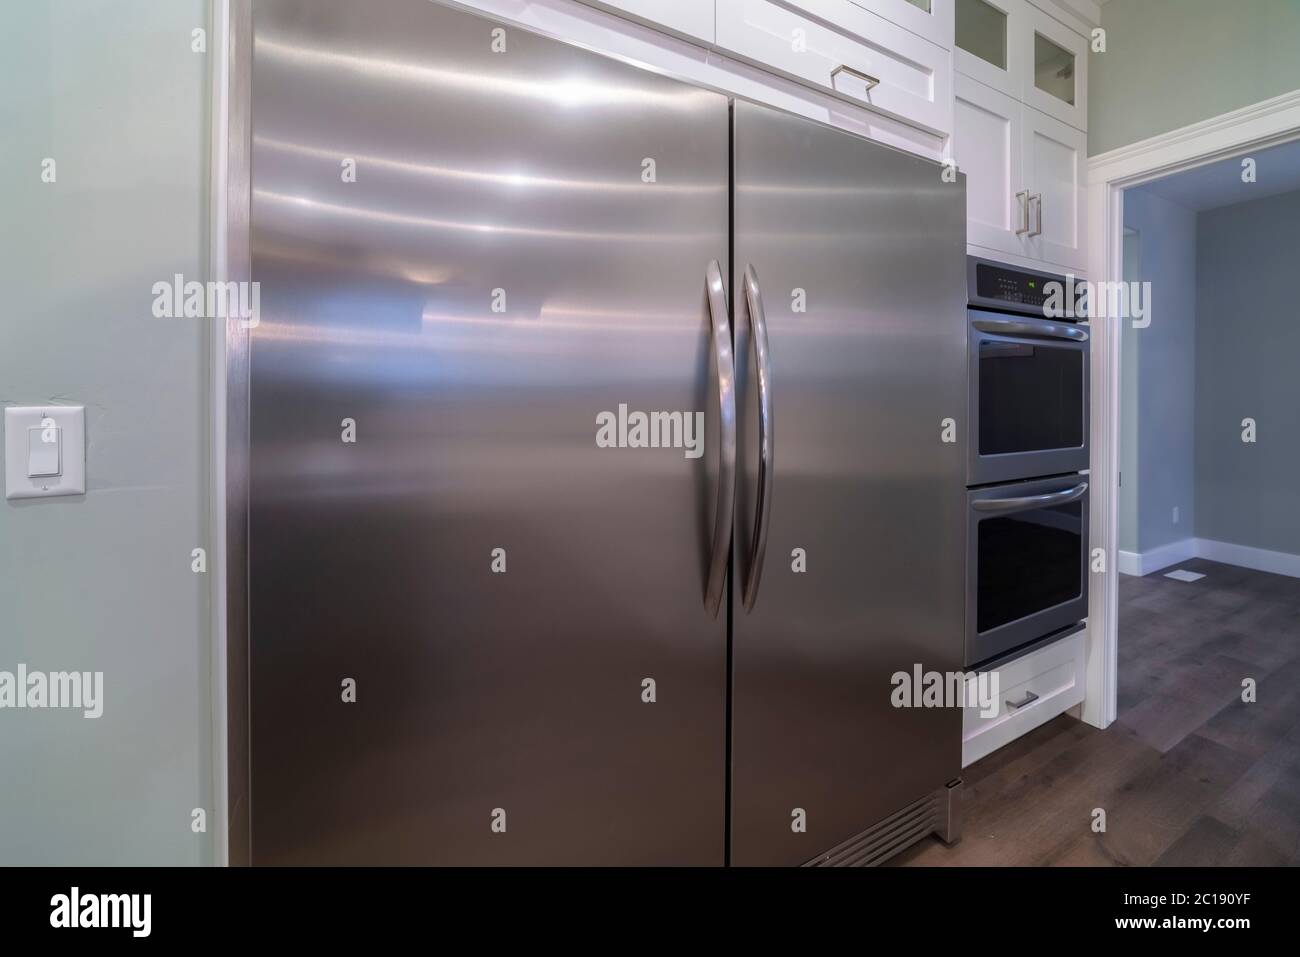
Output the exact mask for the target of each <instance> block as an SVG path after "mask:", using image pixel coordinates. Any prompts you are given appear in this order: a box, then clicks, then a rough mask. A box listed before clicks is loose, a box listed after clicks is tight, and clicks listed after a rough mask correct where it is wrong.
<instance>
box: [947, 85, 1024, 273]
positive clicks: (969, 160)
mask: <svg viewBox="0 0 1300 957" xmlns="http://www.w3.org/2000/svg"><path fill="white" fill-rule="evenodd" d="M956 88H957V89H956V102H955V104H954V108H953V134H952V149H953V152H952V156H953V160H954V161H955V162H956V163H957V167H958V169H960V170H961V171H962V172H963V173H965V174H966V241H967V242H969V243H973V244H974V245H976V246H982V247H984V248H985V249H991V250H997V251H999V252H1004V253H1014V254H1016V255H1021V256H1023V255H1028V252H1027V249H1026V247H1025V242H1026V240H1025V239H1024V238H1023V237H1024V235H1025V233H1027V232H1029V226H1028V216H1029V207H1028V190H1027V189H1026V188H1025V176H1024V135H1023V132H1022V128H1021V118H1020V114H1021V111H1022V110H1023V107H1022V106H1021V104H1020V101H1019V100H1016V99H1012V98H1011V97H1009V96H1007V95H1006V94H1005V93H1001V92H999V91H997V90H994V89H992V88H991V87H987V86H984V85H983V84H982V83H977V82H976V81H974V80H972V79H970V78H969V77H967V76H962V75H960V74H958V76H957V79H956Z"/></svg>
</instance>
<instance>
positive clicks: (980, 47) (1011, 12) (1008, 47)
mask: <svg viewBox="0 0 1300 957" xmlns="http://www.w3.org/2000/svg"><path fill="white" fill-rule="evenodd" d="M953 63H954V65H955V67H956V69H957V72H959V73H962V74H964V75H966V76H969V77H973V78H974V79H976V80H979V81H980V82H981V83H984V84H986V85H988V86H991V87H993V89H995V90H998V91H999V92H1001V93H1005V94H1006V95H1007V96H1012V97H1015V98H1016V99H1018V100H1020V101H1021V102H1022V103H1027V104H1029V105H1030V106H1032V107H1034V108H1035V109H1037V110H1040V111H1042V112H1043V113H1046V114H1047V115H1048V116H1054V117H1056V119H1058V120H1060V121H1061V122H1062V123H1068V124H1069V125H1071V126H1073V127H1075V128H1076V129H1080V130H1086V129H1087V128H1088V103H1087V91H1088V41H1087V39H1086V38H1085V37H1083V36H1082V35H1080V34H1078V33H1075V32H1074V31H1073V30H1071V29H1070V28H1069V27H1067V26H1065V25H1063V24H1062V23H1060V22H1059V21H1058V20H1055V19H1053V18H1052V17H1050V16H1048V15H1047V14H1046V13H1044V12H1043V11H1041V10H1039V9H1038V8H1037V7H1035V6H1033V5H1032V4H1030V3H1028V2H1027V0H956V15H955V31H954V36H953Z"/></svg>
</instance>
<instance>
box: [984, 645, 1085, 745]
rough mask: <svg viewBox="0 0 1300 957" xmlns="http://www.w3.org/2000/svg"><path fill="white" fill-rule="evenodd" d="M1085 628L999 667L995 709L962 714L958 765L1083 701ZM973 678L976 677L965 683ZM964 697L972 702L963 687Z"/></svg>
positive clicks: (1009, 740)
mask: <svg viewBox="0 0 1300 957" xmlns="http://www.w3.org/2000/svg"><path fill="white" fill-rule="evenodd" d="M1086 634H1087V633H1086V632H1079V633H1078V634H1076V635H1071V636H1070V637H1069V638H1063V639H1062V640H1060V641H1058V642H1056V643H1055V644H1051V645H1048V646H1047V647H1046V648H1043V649H1041V650H1040V651H1036V652H1034V653H1032V654H1029V655H1025V656H1024V657H1023V658H1017V659H1016V660H1015V661H1012V662H1011V663H1009V664H1007V665H1005V666H1004V667H1002V668H999V669H998V696H997V698H996V703H997V713H996V714H992V715H988V716H986V715H984V714H982V713H981V711H980V709H979V708H978V707H967V708H965V709H964V710H963V714H962V745H961V763H962V767H966V766H967V765H969V764H972V763H974V762H975V761H978V760H979V759H980V758H982V757H984V756H985V755H986V754H989V753H991V752H993V751H996V750H997V749H998V748H1000V747H1002V746H1003V745H1004V744H1008V743H1010V742H1011V741H1014V740H1015V739H1016V738H1018V737H1020V736H1021V735H1022V734H1026V733H1027V732H1029V731H1032V730H1033V729H1034V728H1037V727H1038V726H1039V725H1041V724H1046V723H1047V722H1048V721H1050V720H1052V719H1053V718H1055V717H1056V716H1057V715H1059V714H1063V713H1064V712H1065V711H1067V710H1069V709H1070V708H1072V707H1074V706H1075V705H1076V704H1078V703H1079V702H1080V701H1082V700H1083V680H1084V641H1085V636H1086ZM975 680H976V676H975V675H970V676H968V677H967V679H966V681H967V683H968V685H969V683H970V682H973V681H975ZM966 700H967V701H971V700H974V699H973V697H972V691H971V689H970V688H969V687H968V689H967V698H966Z"/></svg>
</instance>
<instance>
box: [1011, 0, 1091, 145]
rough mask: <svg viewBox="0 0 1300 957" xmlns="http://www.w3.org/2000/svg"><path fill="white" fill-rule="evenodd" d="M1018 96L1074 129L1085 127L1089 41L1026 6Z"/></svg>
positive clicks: (1086, 118)
mask: <svg viewBox="0 0 1300 957" xmlns="http://www.w3.org/2000/svg"><path fill="white" fill-rule="evenodd" d="M1025 22H1026V27H1027V29H1026V30H1025V31H1024V33H1023V34H1022V35H1021V37H1020V42H1021V43H1023V44H1024V52H1023V53H1022V54H1021V60H1022V62H1024V63H1025V64H1026V65H1027V66H1028V70H1027V71H1026V72H1025V77H1024V87H1023V88H1024V93H1023V94H1022V95H1021V97H1020V98H1021V99H1022V100H1023V101H1024V102H1025V104H1026V105H1027V106H1032V107H1033V108H1034V109H1036V110H1041V111H1042V112H1043V113H1046V114H1047V115H1048V116H1053V117H1055V118H1056V119H1058V120H1060V121H1061V122H1062V123H1068V124H1069V125H1070V126H1073V127H1074V128H1075V129H1077V130H1086V129H1087V128H1088V41H1087V40H1085V39H1084V38H1083V37H1082V36H1080V35H1079V34H1077V33H1075V32H1074V31H1073V30H1071V29H1070V28H1069V27H1067V26H1063V25H1062V24H1061V23H1060V22H1059V21H1057V20H1054V19H1052V18H1051V17H1049V16H1048V15H1047V14H1045V13H1043V11H1041V10H1039V9H1038V8H1037V7H1033V6H1027V7H1026V9H1025Z"/></svg>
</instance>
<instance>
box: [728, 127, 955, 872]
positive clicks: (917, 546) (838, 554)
mask: <svg viewBox="0 0 1300 957" xmlns="http://www.w3.org/2000/svg"><path fill="white" fill-rule="evenodd" d="M734 122H735V131H734V137H735V142H734V155H735V174H734V189H735V224H734V229H735V244H734V251H733V253H734V258H733V260H732V277H733V279H732V281H733V286H732V288H733V289H740V288H742V286H741V283H742V277H743V275H744V271H745V270H746V269H747V268H749V267H752V268H753V270H754V271H755V272H756V273H757V274H758V275H759V276H761V277H762V304H763V307H764V309H763V311H764V314H765V317H766V325H767V339H768V349H767V353H768V356H767V358H768V362H769V364H770V379H771V383H770V385H771V407H772V416H773V428H774V430H775V434H776V435H779V436H780V439H779V441H778V442H777V443H776V444H775V448H774V449H773V456H772V461H773V468H774V474H773V475H772V478H771V489H770V509H771V511H770V521H769V523H768V527H767V531H766V536H767V541H766V553H767V561H766V566H765V570H764V571H763V574H762V579H761V582H760V583H759V586H758V590H757V594H756V596H754V597H755V601H754V603H753V607H752V610H745V609H744V608H742V606H741V602H740V601H739V594H738V593H737V592H736V591H735V590H734V586H733V616H734V617H733V623H732V633H733V638H732V641H733V655H732V669H733V670H732V675H733V677H732V681H733V685H732V788H731V791H732V802H731V825H732V841H731V852H732V861H733V863H736V864H741V865H749V864H799V863H802V862H804V861H808V860H810V859H812V858H813V857H814V856H815V855H816V854H818V853H819V852H822V851H825V850H827V849H829V848H831V847H834V846H835V845H837V844H839V843H840V842H841V841H844V840H847V839H848V838H850V837H853V836H854V835H856V834H858V833H859V832H860V831H862V830H864V829H865V828H867V827H868V826H870V825H872V824H875V823H876V822H878V821H881V820H882V819H883V818H885V817H886V816H888V815H889V814H892V813H893V812H895V811H897V810H899V809H900V808H903V807H905V806H907V805H908V804H910V803H911V802H913V801H916V800H918V799H920V798H922V797H924V796H925V795H926V794H928V793H930V792H931V791H933V790H934V789H936V788H939V787H942V786H943V785H944V784H945V783H947V782H948V781H949V780H951V779H953V778H956V777H957V776H958V775H959V774H960V772H961V710H960V709H957V708H894V707H892V706H891V703H890V694H891V691H892V690H893V685H892V684H891V680H890V679H891V676H892V675H893V674H894V673H895V672H897V671H903V672H907V673H908V674H911V673H912V671H913V668H914V666H916V665H920V666H921V667H922V668H923V669H924V670H926V671H941V672H946V671H956V670H958V669H960V668H961V667H962V640H961V637H960V636H961V635H962V629H963V624H964V620H963V602H962V595H963V591H964V588H963V577H962V575H963V555H964V541H963V528H964V525H965V522H964V514H965V490H964V488H963V477H964V474H965V462H966V445H965V442H966V434H965V429H964V424H963V423H964V419H965V416H966V392H965V387H966V381H965V362H966V330H965V316H964V310H965V302H966V283H965V215H966V213H965V210H966V201H965V189H964V178H959V181H958V182H956V183H949V182H944V181H943V179H942V178H941V176H940V173H941V169H940V167H939V166H938V165H936V164H934V163H930V162H926V161H924V160H921V159H918V158H916V157H912V156H908V155H906V154H903V153H900V152H897V151H894V150H891V149H888V148H886V147H883V146H880V145H877V144H874V143H871V142H868V141H866V140H863V139H860V138H858V137H854V136H851V135H849V134H846V133H840V132H837V131H835V130H832V129H828V128H826V127H823V126H818V125H816V124H812V123H809V122H807V121H805V120H802V119H799V118H796V117H792V116H789V115H787V114H783V113H779V112H777V111H775V110H771V109H767V108H765V107H761V106H757V105H755V104H751V103H745V102H737V103H736V104H735V110H734ZM800 291H801V292H802V294H803V297H804V299H805V301H806V311H805V312H799V311H796V310H795V308H794V306H795V303H796V299H797V294H798V293H799V292H800ZM735 298H736V301H737V302H738V303H740V304H741V305H740V306H738V307H737V310H736V336H737V340H736V349H735V355H736V363H737V370H736V380H737V382H738V383H740V389H741V391H740V392H738V393H737V414H738V415H740V416H741V417H742V419H743V421H744V427H742V429H741V432H740V437H741V445H740V452H739V455H740V463H741V480H740V488H739V490H738V503H739V504H738V510H737V513H736V539H735V548H734V549H733V552H734V554H735V555H737V556H744V555H749V554H751V549H752V545H753V537H754V515H755V505H756V502H755V497H756V494H757V489H758V487H759V485H760V477H759V465H758V463H759V457H760V456H759V438H760V436H759V428H758V414H757V413H758V404H759V396H758V394H757V393H758V390H757V388H756V381H757V376H756V374H755V369H754V368H753V358H752V357H753V353H754V350H753V348H752V347H751V346H750V345H749V344H748V336H749V334H750V333H749V330H750V326H749V322H748V321H747V317H746V315H745V312H744V309H743V308H741V306H743V303H744V297H743V296H737V297H735ZM946 418H952V419H953V420H955V423H956V426H957V437H958V441H957V442H955V443H951V444H948V443H944V442H943V441H941V429H942V422H943V420H944V419H946ZM795 549H802V550H803V552H804V554H805V556H806V561H807V571H806V572H804V573H797V572H795V571H794V570H793V566H792V555H793V552H794V550H795ZM750 571H751V570H750V569H748V568H742V567H737V568H735V569H734V574H733V575H732V580H733V582H744V581H746V580H747V576H748V575H749V574H750ZM795 808H802V809H803V810H804V811H805V813H806V815H807V830H806V832H804V833H799V832H796V831H794V830H793V829H792V828H791V813H792V811H793V809H795Z"/></svg>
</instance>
